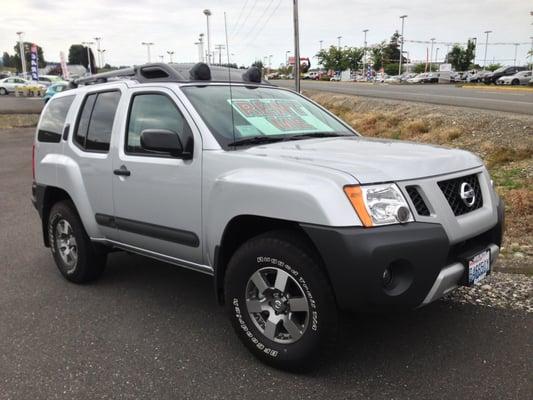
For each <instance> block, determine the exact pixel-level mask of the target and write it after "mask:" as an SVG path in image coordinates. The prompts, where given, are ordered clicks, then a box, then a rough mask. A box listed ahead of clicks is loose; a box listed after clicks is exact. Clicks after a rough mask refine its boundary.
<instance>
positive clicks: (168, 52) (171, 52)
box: [167, 51, 174, 64]
mask: <svg viewBox="0 0 533 400" xmlns="http://www.w3.org/2000/svg"><path fill="white" fill-rule="evenodd" d="M167 54H168V57H169V58H170V63H171V64H172V63H173V62H174V61H173V60H172V56H173V55H174V52H173V51H167Z"/></svg>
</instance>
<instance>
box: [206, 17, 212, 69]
mask: <svg viewBox="0 0 533 400" xmlns="http://www.w3.org/2000/svg"><path fill="white" fill-rule="evenodd" d="M204 15H205V17H206V18H207V64H208V65H211V38H210V36H211V32H210V30H209V17H210V16H211V10H210V9H208V8H206V9H205V10H204Z"/></svg>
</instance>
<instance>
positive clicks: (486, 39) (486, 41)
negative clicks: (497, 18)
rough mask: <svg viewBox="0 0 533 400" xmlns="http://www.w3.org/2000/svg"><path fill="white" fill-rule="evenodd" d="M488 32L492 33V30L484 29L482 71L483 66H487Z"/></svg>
mask: <svg viewBox="0 0 533 400" xmlns="http://www.w3.org/2000/svg"><path fill="white" fill-rule="evenodd" d="M489 33H492V31H485V35H487V36H486V37H485V57H484V58H483V71H484V70H485V67H486V66H487V47H489Z"/></svg>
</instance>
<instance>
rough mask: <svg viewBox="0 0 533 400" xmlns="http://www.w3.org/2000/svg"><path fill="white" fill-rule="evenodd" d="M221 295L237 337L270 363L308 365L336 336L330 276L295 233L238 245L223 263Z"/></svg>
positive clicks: (335, 317) (269, 236)
mask: <svg viewBox="0 0 533 400" xmlns="http://www.w3.org/2000/svg"><path fill="white" fill-rule="evenodd" d="M225 300H226V305H227V307H228V313H229V317H230V320H231V322H232V324H233V327H234V329H235V331H236V333H237V335H238V336H239V338H240V339H241V341H242V342H243V343H244V344H245V346H246V347H247V348H248V349H249V350H250V351H251V352H252V353H253V354H254V355H255V356H256V357H258V358H259V359H260V360H262V361H263V362H266V363H267V364H270V365H272V366H274V367H277V368H281V369H301V368H302V367H310V366H311V365H312V361H315V360H317V359H318V358H319V356H320V355H321V354H322V353H323V351H324V349H326V348H327V347H329V346H330V345H332V344H333V343H334V341H335V338H336V335H337V325H338V316H337V307H336V304H335V300H334V297H333V292H332V289H331V287H330V284H329V281H328V279H327V278H326V276H325V274H324V273H323V271H322V269H321V268H320V267H319V264H318V262H317V261H316V255H315V254H314V252H313V251H312V250H310V249H309V247H308V246H306V244H305V242H303V241H300V240H298V239H297V238H294V234H292V235H291V234H289V233H287V232H273V233H269V234H265V235H262V236H258V237H256V238H253V239H250V240H249V241H248V242H246V243H245V244H244V245H242V246H241V247H240V248H239V249H238V250H237V251H236V252H235V254H234V255H233V257H232V258H231V260H230V263H229V265H228V270H227V273H226V278H225Z"/></svg>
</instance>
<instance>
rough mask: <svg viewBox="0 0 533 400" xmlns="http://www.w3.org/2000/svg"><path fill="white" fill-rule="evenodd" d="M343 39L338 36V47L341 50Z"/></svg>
mask: <svg viewBox="0 0 533 400" xmlns="http://www.w3.org/2000/svg"><path fill="white" fill-rule="evenodd" d="M341 39H342V36H337V47H338V48H339V49H340V48H341Z"/></svg>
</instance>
